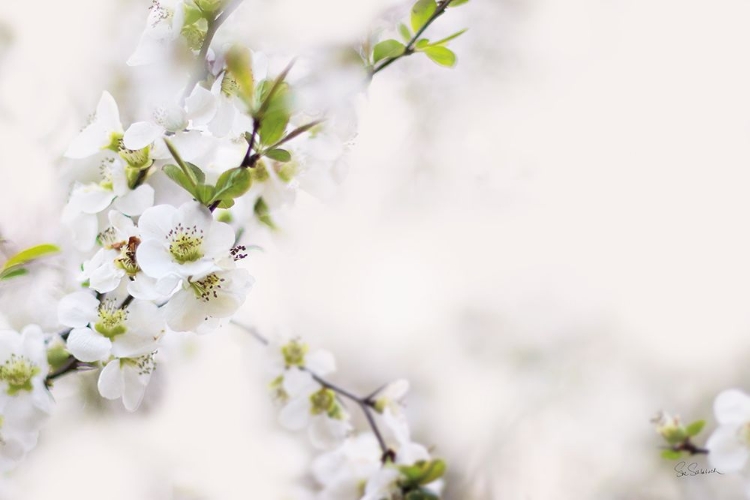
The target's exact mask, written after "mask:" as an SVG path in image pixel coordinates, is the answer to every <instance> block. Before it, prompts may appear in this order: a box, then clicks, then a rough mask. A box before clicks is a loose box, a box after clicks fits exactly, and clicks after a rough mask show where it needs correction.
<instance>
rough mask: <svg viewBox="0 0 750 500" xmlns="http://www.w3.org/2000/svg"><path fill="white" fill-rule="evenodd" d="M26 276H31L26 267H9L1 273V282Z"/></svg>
mask: <svg viewBox="0 0 750 500" xmlns="http://www.w3.org/2000/svg"><path fill="white" fill-rule="evenodd" d="M25 274H29V271H28V269H26V268H25V267H9V268H8V269H3V270H2V271H0V280H9V279H11V278H16V277H18V276H23V275H25Z"/></svg>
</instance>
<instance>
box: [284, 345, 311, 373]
mask: <svg viewBox="0 0 750 500" xmlns="http://www.w3.org/2000/svg"><path fill="white" fill-rule="evenodd" d="M308 350H309V348H308V346H307V344H304V343H302V342H300V341H298V340H292V341H291V342H289V343H288V344H286V345H284V346H282V347H281V354H283V355H284V363H286V367H287V368H289V367H290V366H304V365H305V354H307V351H308Z"/></svg>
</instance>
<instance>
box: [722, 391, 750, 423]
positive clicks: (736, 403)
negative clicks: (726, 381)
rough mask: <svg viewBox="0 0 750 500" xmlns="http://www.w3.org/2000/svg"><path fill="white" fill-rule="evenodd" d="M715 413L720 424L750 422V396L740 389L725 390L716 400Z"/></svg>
mask: <svg viewBox="0 0 750 500" xmlns="http://www.w3.org/2000/svg"><path fill="white" fill-rule="evenodd" d="M714 414H715V415H716V420H717V421H718V422H719V423H720V424H744V423H745V422H750V396H748V395H747V394H745V393H744V392H742V391H741V390H739V389H728V390H726V391H723V392H721V393H720V394H719V395H718V396H716V400H714Z"/></svg>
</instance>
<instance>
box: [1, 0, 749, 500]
mask: <svg viewBox="0 0 750 500" xmlns="http://www.w3.org/2000/svg"><path fill="white" fill-rule="evenodd" d="M149 4H150V2H148V0H137V1H136V0H128V1H124V0H119V1H106V2H104V1H100V0H67V1H59V0H38V1H36V2H33V3H32V2H27V1H21V0H5V1H4V2H3V9H2V10H1V11H0V21H2V26H3V27H4V28H7V29H8V30H9V31H10V32H11V33H12V36H13V43H12V44H11V45H10V46H8V47H7V49H6V50H5V51H4V57H3V59H2V61H1V62H0V171H1V172H2V196H0V233H1V234H2V236H3V237H4V238H6V239H9V240H11V241H13V242H14V243H16V244H18V245H24V244H33V243H38V242H40V241H43V240H44V239H45V238H50V237H52V236H53V235H54V234H55V233H56V231H57V227H56V222H55V220H56V217H57V215H58V214H59V207H60V205H61V203H62V202H63V201H64V200H63V195H62V194H61V193H59V192H58V191H56V190H55V185H56V182H57V181H56V179H57V175H58V173H59V172H58V170H59V167H58V163H57V158H58V157H59V155H60V153H61V152H62V151H63V149H64V146H65V144H66V142H67V141H68V140H69V139H70V138H71V137H72V136H73V135H74V134H75V132H76V131H77V130H78V129H79V128H80V127H81V126H82V125H83V123H85V118H86V115H88V114H89V113H90V112H91V111H92V110H93V108H94V106H95V103H96V101H97V99H98V97H99V95H100V93H101V91H102V90H104V89H111V90H112V91H113V93H115V95H116V94H117V85H118V75H120V74H122V73H123V72H126V71H127V69H126V67H125V65H124V62H123V61H124V60H125V59H126V58H127V55H128V54H129V52H130V51H131V50H132V48H133V47H134V46H135V42H136V40H137V37H138V35H139V34H140V31H141V29H142V26H143V20H144V18H145V16H146V13H147V7H148V5H149ZM389 6H390V7H394V6H395V7H396V8H397V9H398V8H400V9H401V10H396V11H395V12H391V15H392V16H397V15H399V14H401V13H403V12H404V11H405V9H408V5H401V4H394V3H393V2H387V1H376V0H367V1H364V0H359V1H357V2H351V1H346V0H317V1H315V2H310V1H307V0H279V1H275V2H272V1H270V0H246V2H245V5H244V6H243V7H242V8H241V9H240V10H239V11H238V12H237V13H236V14H235V17H234V18H233V19H232V22H231V23H229V24H228V25H227V30H229V32H230V33H232V32H233V31H232V30H240V29H241V30H242V32H243V33H245V34H246V35H245V39H246V40H247V41H248V43H251V44H253V45H254V46H257V47H261V48H262V47H264V46H272V47H277V46H281V47H285V48H287V49H289V50H291V51H294V50H297V49H299V50H302V49H306V48H309V47H311V46H317V45H324V44H326V43H329V42H341V41H346V40H352V39H355V38H356V37H357V36H359V35H360V34H362V33H365V32H366V30H367V29H368V26H369V25H370V23H371V22H372V21H373V19H374V18H375V17H376V16H377V15H379V14H382V13H383V11H384V9H385V8H387V7H389ZM749 15H750V4H749V3H748V2H746V1H740V0H736V1H731V0H717V1H714V2H701V1H690V0H679V1H678V0H631V1H617V0H606V1H602V0H568V1H565V2H562V1H559V0H472V1H471V2H470V3H469V4H468V5H467V6H465V7H461V8H460V9H457V10H455V11H454V12H452V13H450V14H449V15H446V16H445V17H444V18H442V19H441V20H439V21H438V22H437V23H436V25H435V27H434V32H435V33H436V35H435V36H438V35H443V34H446V35H447V34H449V33H451V32H452V31H455V30H456V29H459V28H463V27H469V28H470V30H469V32H468V33H467V34H466V35H464V37H462V38H461V39H459V40H457V41H455V42H454V44H453V47H454V49H455V50H456V52H457V53H458V54H459V64H458V66H457V68H455V69H454V70H445V69H441V68H439V67H437V66H434V65H432V64H430V63H429V62H427V61H421V60H417V57H416V56H415V57H412V58H410V59H408V60H404V61H401V62H399V63H398V64H396V65H394V66H393V67H392V68H389V69H388V70H387V71H385V72H384V73H383V74H382V75H379V76H378V77H377V78H376V80H375V81H374V83H373V85H372V87H371V89H370V92H369V96H368V104H367V106H365V107H364V109H363V114H362V117H361V131H360V136H359V138H358V141H357V145H356V149H355V153H354V159H353V161H352V166H351V171H350V175H349V177H348V179H347V180H346V182H345V183H344V184H343V185H342V186H341V188H340V192H339V193H338V194H337V196H335V197H334V199H333V200H329V201H327V202H326V203H321V202H319V201H317V200H315V199H313V198H310V197H306V196H301V197H300V199H299V200H298V203H297V206H296V207H295V208H294V209H293V210H292V211H291V212H290V214H289V217H288V220H287V227H286V230H285V232H284V234H282V235H280V236H278V237H277V238H276V239H275V242H274V244H273V245H272V248H269V249H267V252H266V253H265V254H257V255H256V256H255V257H254V259H255V260H254V261H253V262H252V263H251V267H252V269H253V272H254V274H255V276H256V278H257V284H256V287H255V288H254V289H253V291H252V293H251V295H250V297H249V299H248V303H247V305H246V307H245V308H244V309H243V311H242V313H241V317H242V318H243V319H244V320H246V321H248V322H255V323H257V324H258V325H260V326H261V327H262V328H263V329H264V331H266V332H270V333H277V332H287V333H295V334H299V335H302V336H304V337H305V338H306V339H308V340H309V341H310V342H311V343H312V344H314V345H319V346H325V347H326V348H328V349H330V350H332V351H333V352H334V353H335V354H336V355H337V357H338V359H339V362H340V363H339V364H340V373H339V375H338V378H337V380H338V381H340V382H341V383H342V384H344V385H348V386H351V387H353V388H356V389H359V390H361V391H362V392H363V393H364V392H366V391H368V390H370V389H372V388H374V387H376V386H378V385H379V384H380V383H382V382H386V381H388V380H391V379H394V378H399V377H407V378H409V379H410V380H411V381H412V394H411V397H410V405H409V412H410V414H411V418H412V421H413V423H414V428H415V429H416V435H417V438H418V439H419V440H421V441H422V442H425V443H427V444H430V445H434V446H435V453H436V454H437V455H440V456H443V457H445V458H446V459H447V460H448V462H449V465H450V475H449V478H448V479H449V488H448V490H447V494H446V498H453V499H462V500H471V499H485V498H491V499H534V500H540V499H550V500H559V499H568V498H570V499H582V498H591V499H602V498H613V499H626V498H627V499H630V498H639V499H640V498H655V499H656V498H659V499H677V498H696V499H703V498H709V497H713V498H727V499H730V498H740V497H741V491H742V488H743V481H742V479H741V478H739V477H729V476H704V477H697V478H681V479H677V478H675V477H674V476H675V475H674V472H673V471H672V470H671V467H672V464H669V463H665V462H662V461H660V460H659V459H658V454H659V450H658V447H659V445H660V444H661V443H660V441H659V439H658V436H657V435H656V434H655V432H654V430H653V428H652V427H651V426H650V424H649V422H648V420H649V418H650V417H652V416H653V414H654V413H656V411H657V410H659V409H660V408H664V409H667V410H669V411H672V412H677V413H679V414H681V415H682V416H683V418H684V419H686V420H692V419H697V418H707V419H708V420H709V427H712V426H713V424H714V422H713V420H712V415H711V401H712V400H713V397H714V396H715V394H716V393H717V392H718V391H720V390H721V389H723V388H727V387H732V386H737V387H744V388H745V389H750V387H749V386H750V379H749V378H750V377H749V376H750V373H748V369H747V368H746V366H747V362H746V355H747V351H748V344H749V343H750V341H749V340H750V339H749V338H748V335H747V332H748V330H749V329H750V314H748V302H749V301H750V239H749V238H748V236H747V235H748V226H749V224H748V219H749V218H750V198H749V197H748V196H747V192H748V186H749V185H750V169H748V165H749V164H750V161H749V160H750V150H749V149H748V140H747V137H748V133H750V118H748V117H749V116H750V91H749V90H748V89H750V71H748V64H747V60H748V58H747V51H748V47H750V43H749V42H750V40H749V38H750V31H749V30H748V29H747V19H748V16H749ZM392 18H394V19H395V18H396V17H392ZM234 32H235V33H236V32H237V31H234ZM53 294H54V293H53ZM12 295H13V294H12V293H10V292H8V291H5V292H4V295H3V300H4V302H0V306H2V307H3V308H8V311H4V312H8V313H9V312H10V309H9V308H10V307H18V308H19V309H18V310H14V311H13V313H14V314H15V316H16V317H20V318H28V320H31V318H33V317H34V314H40V315H45V314H47V315H48V314H50V310H49V308H50V303H49V301H46V299H42V298H39V297H37V296H29V297H15V299H19V298H20V299H22V300H20V301H19V300H15V302H14V301H13V297H12ZM19 303H20V304H19ZM9 304H15V305H13V306H11V305H9ZM24 308H25V309H24ZM18 321H20V320H18ZM262 363H263V353H262V351H261V349H260V347H259V346H257V345H256V344H254V343H253V341H252V339H250V338H248V337H247V336H246V335H245V334H243V333H242V332H239V331H233V330H231V329H225V330H223V331H221V332H219V333H217V334H216V335H212V336H210V337H205V338H200V339H198V340H196V341H192V342H188V343H187V344H185V345H183V346H182V347H179V348H175V349H173V350H172V352H171V356H170V359H168V361H166V362H165V363H162V365H160V368H159V371H158V373H159V377H158V379H156V380H155V383H154V386H153V387H151V388H150V389H149V394H148V401H147V403H146V405H145V406H144V408H142V409H141V410H140V411H139V412H138V413H137V414H135V415H130V414H126V413H125V412H124V411H120V409H119V406H118V405H117V404H115V405H100V404H99V403H98V402H97V401H98V400H97V398H96V397H92V396H91V394H89V395H88V397H82V393H83V395H84V396H85V392H86V391H87V390H88V391H92V390H93V385H92V384H91V380H90V379H91V377H88V384H87V383H86V377H82V378H81V379H76V380H73V379H70V380H66V381H65V382H64V383H60V384H58V386H57V387H56V390H55V395H56V397H57V399H58V403H59V405H58V409H57V412H56V414H55V416H54V417H53V418H52V420H51V422H50V423H49V425H48V426H47V427H46V428H45V429H44V431H43V434H42V439H41V442H40V446H39V447H38V448H37V450H35V451H34V452H33V454H32V455H31V456H30V457H29V459H28V460H27V461H26V462H25V463H24V464H22V466H21V467H20V468H19V469H18V470H17V471H16V472H14V473H12V474H11V475H9V477H8V486H7V488H8V491H9V493H8V496H7V498H12V499H14V500H36V499H40V498H56V499H94V498H107V499H112V500H119V499H129V500H132V499H134V498H137V499H139V500H141V499H143V500H151V499H154V500H162V499H175V500H176V499H191V500H194V499H212V500H213V499H216V500H224V499H226V500H235V499H256V498H263V499H275V498H292V497H291V495H292V492H293V488H294V485H295V484H302V483H303V480H304V477H305V473H306V467H307V464H308V463H309V450H308V449H307V447H306V440H305V438H304V436H302V435H299V436H298V435H292V434H289V433H287V432H286V431H284V430H282V429H280V428H279V427H278V426H277V425H276V423H275V410H274V408H273V406H272V404H271V403H270V402H269V401H268V398H267V396H266V393H265V384H266V382H267V380H266V378H265V376H264V373H263V368H262ZM703 438H705V436H703V437H702V438H701V439H699V440H698V441H699V442H701V443H702V442H703ZM698 462H699V463H700V464H701V466H703V462H702V461H701V460H700V459H699V460H698Z"/></svg>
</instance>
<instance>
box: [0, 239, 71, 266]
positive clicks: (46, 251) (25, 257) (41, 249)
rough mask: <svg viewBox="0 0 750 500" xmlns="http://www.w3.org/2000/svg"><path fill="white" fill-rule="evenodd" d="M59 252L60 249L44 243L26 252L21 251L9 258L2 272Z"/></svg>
mask: <svg viewBox="0 0 750 500" xmlns="http://www.w3.org/2000/svg"><path fill="white" fill-rule="evenodd" d="M59 251H60V248H59V247H57V246H56V245H52V244H49V243H44V244H42V245H36V246H33V247H31V248H27V249H26V250H21V251H20V252H18V253H17V254H15V255H13V256H12V257H10V258H9V259H8V260H7V261H5V264H4V265H3V267H2V270H4V271H5V270H7V269H10V268H11V267H14V266H18V265H22V264H26V263H27V262H29V261H32V260H34V259H39V258H41V257H45V256H47V255H51V254H54V253H57V252H59Z"/></svg>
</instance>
